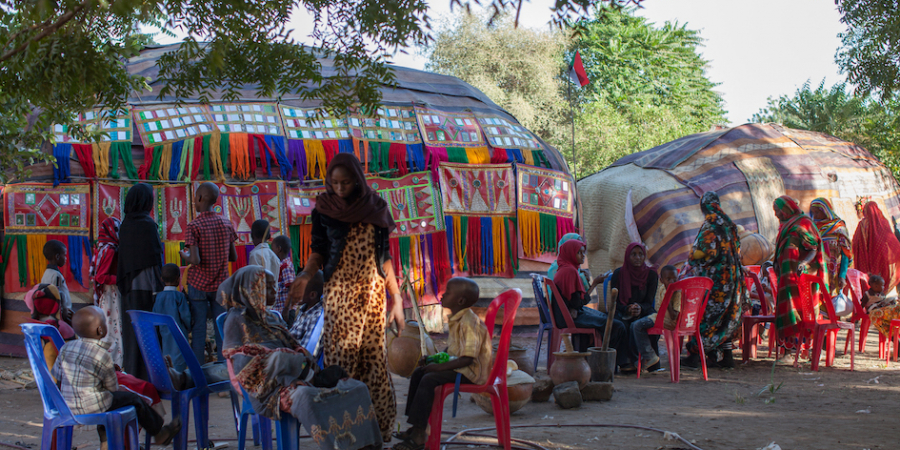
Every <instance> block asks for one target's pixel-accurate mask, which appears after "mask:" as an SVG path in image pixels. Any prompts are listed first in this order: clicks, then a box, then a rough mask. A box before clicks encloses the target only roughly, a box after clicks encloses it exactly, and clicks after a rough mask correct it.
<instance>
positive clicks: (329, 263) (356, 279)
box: [291, 153, 404, 442]
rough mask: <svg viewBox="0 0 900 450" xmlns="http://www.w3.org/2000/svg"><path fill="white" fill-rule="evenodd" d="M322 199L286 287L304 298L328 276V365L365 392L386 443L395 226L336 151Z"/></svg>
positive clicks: (350, 160)
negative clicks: (315, 278)
mask: <svg viewBox="0 0 900 450" xmlns="http://www.w3.org/2000/svg"><path fill="white" fill-rule="evenodd" d="M325 190H326V192H325V193H324V194H321V195H319V197H318V198H317V199H316V208H315V209H314V210H313V212H312V223H313V226H312V243H311V244H310V250H311V252H310V255H309V259H308V260H307V261H306V266H305V268H304V269H303V271H302V272H300V274H299V275H298V276H297V279H296V280H294V283H293V284H292V286H291V301H292V302H294V301H296V300H299V299H300V298H301V297H302V296H303V292H304V290H305V288H306V284H307V282H308V281H309V280H310V279H311V277H312V274H313V273H315V272H316V271H318V270H322V271H323V275H324V277H325V289H324V302H325V306H324V307H325V312H324V314H325V329H324V330H323V331H322V349H323V351H324V354H325V365H326V366H329V365H332V364H336V365H339V366H341V367H343V368H344V369H345V370H346V371H347V373H349V374H350V376H351V377H353V378H355V379H358V380H360V381H362V382H364V383H365V384H366V386H368V388H369V394H370V395H371V397H372V404H373V405H374V406H375V412H376V415H377V417H378V424H379V426H380V428H381V434H382V436H383V438H384V441H385V442H389V441H390V439H391V430H392V429H393V428H394V422H395V420H396V415H397V402H396V399H395V398H394V387H393V384H392V383H391V377H390V374H389V373H388V370H387V357H386V351H385V343H384V330H385V320H384V318H385V310H386V307H387V302H386V299H385V295H384V294H385V287H387V289H388V291H389V292H390V293H391V296H392V297H393V307H392V308H391V310H390V314H389V316H388V321H389V322H390V321H392V322H395V323H396V324H397V327H398V328H402V327H403V325H404V321H403V300H402V298H401V297H400V288H399V286H398V285H397V279H396V277H395V276H394V270H393V267H392V266H391V256H390V253H389V252H388V250H389V248H390V247H389V245H388V237H389V235H390V233H391V231H392V230H393V229H394V228H395V225H394V220H393V219H392V218H391V214H390V209H389V208H388V205H387V203H386V202H385V201H384V200H383V199H382V198H381V197H379V196H378V194H377V193H376V192H375V191H374V190H373V189H372V188H371V187H369V186H368V184H366V178H365V174H364V172H363V168H362V165H361V164H360V163H359V160H358V159H356V157H355V156H353V155H352V154H349V153H339V154H338V155H336V156H335V157H334V159H332V160H331V162H330V163H329V164H328V169H327V171H326V174H325Z"/></svg>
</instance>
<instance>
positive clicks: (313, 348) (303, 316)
mask: <svg viewBox="0 0 900 450" xmlns="http://www.w3.org/2000/svg"><path fill="white" fill-rule="evenodd" d="M324 288H325V277H324V275H323V274H322V271H321V270H319V271H317V272H316V274H315V275H313V277H312V279H310V280H309V283H307V284H306V292H304V293H303V300H302V302H303V303H301V304H300V310H299V314H298V315H297V319H296V320H295V321H294V324H293V325H292V326H291V335H292V336H294V339H296V340H297V342H299V343H300V346H301V347H303V348H305V349H306V350H307V351H308V352H310V353H312V354H313V355H314V356H315V357H316V358H318V357H319V349H320V348H321V345H320V344H321V342H322V340H321V339H319V342H315V343H313V342H311V338H312V335H313V330H314V329H315V328H316V324H317V323H318V322H319V317H321V316H322V311H324V308H323V303H322V289H324ZM289 308H290V305H288V308H285V311H287V310H288V309H289ZM312 344H315V345H312Z"/></svg>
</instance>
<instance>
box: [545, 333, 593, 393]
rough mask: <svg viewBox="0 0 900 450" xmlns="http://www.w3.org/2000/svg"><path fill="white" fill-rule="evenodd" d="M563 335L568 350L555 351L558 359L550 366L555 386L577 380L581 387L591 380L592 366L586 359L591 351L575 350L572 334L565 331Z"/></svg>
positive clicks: (551, 377) (554, 354)
mask: <svg viewBox="0 0 900 450" xmlns="http://www.w3.org/2000/svg"><path fill="white" fill-rule="evenodd" d="M561 337H562V341H563V342H564V343H565V345H566V351H564V352H555V353H553V356H554V357H555V358H556V359H555V360H554V361H553V365H552V366H551V367H550V379H551V380H553V385H554V386H558V385H560V384H563V383H565V382H568V381H577V382H578V388H579V389H581V388H583V387H584V386H585V385H586V384H587V383H588V381H590V380H591V367H590V366H589V365H588V363H587V360H586V359H585V358H587V357H588V355H590V353H587V352H576V351H574V350H573V349H572V335H571V334H569V333H563V334H562V335H561Z"/></svg>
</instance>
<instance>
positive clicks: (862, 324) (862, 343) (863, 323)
mask: <svg viewBox="0 0 900 450" xmlns="http://www.w3.org/2000/svg"><path fill="white" fill-rule="evenodd" d="M871 326H872V320H871V319H869V318H868V317H863V319H862V320H860V321H859V352H860V353H865V352H866V339H867V338H868V337H869V327H871Z"/></svg>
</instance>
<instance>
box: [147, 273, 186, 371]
mask: <svg viewBox="0 0 900 450" xmlns="http://www.w3.org/2000/svg"><path fill="white" fill-rule="evenodd" d="M162 280H163V283H165V284H166V287H165V288H163V291H162V292H157V293H155V294H153V295H154V296H155V297H156V298H155V300H154V301H153V312H154V313H156V314H163V315H166V316H172V317H173V318H174V319H175V324H176V325H178V328H179V329H180V330H181V334H183V335H184V336H185V337H187V336H188V331H189V330H190V329H191V306H190V303H188V299H187V297H185V296H184V294H182V293H181V291H179V290H178V285H179V284H181V269H180V268H179V267H178V266H177V265H175V264H171V263H169V264H166V265H164V266H163V267H162ZM173 332H174V330H170V329H169V328H168V327H159V343H160V346H161V347H162V352H163V355H168V356H171V357H172V360H173V361H174V363H173V364H174V367H175V368H176V369H178V370H182V371H183V370H184V369H185V368H187V363H185V362H184V355H182V354H181V350H180V349H179V348H178V344H176V343H175V337H174V336H173V335H172V333H173Z"/></svg>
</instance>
